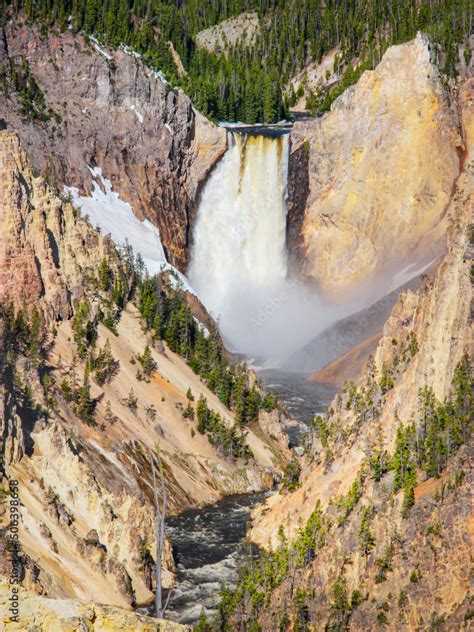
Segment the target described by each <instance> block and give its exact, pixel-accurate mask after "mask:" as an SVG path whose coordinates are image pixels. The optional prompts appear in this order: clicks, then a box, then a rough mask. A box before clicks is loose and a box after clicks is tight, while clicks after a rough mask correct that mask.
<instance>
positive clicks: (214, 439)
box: [196, 395, 253, 459]
mask: <svg viewBox="0 0 474 632" xmlns="http://www.w3.org/2000/svg"><path fill="white" fill-rule="evenodd" d="M196 410H197V420H198V431H199V432H200V433H201V434H207V437H208V439H209V442H210V443H212V445H214V446H215V447H216V448H217V449H218V450H219V451H220V452H222V454H224V455H225V456H228V457H230V458H244V459H250V458H252V457H253V454H252V452H251V450H250V449H249V447H248V446H247V444H246V443H245V436H244V433H243V432H242V429H241V428H239V426H238V425H237V424H234V426H232V427H231V428H228V427H227V426H226V424H225V423H224V422H223V420H222V417H221V416H220V415H219V413H216V412H214V411H213V410H211V409H210V408H209V407H208V405H207V399H206V398H205V397H203V396H202V395H201V397H200V398H199V401H198V403H197V409H196Z"/></svg>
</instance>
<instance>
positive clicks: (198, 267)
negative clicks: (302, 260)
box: [188, 132, 316, 359]
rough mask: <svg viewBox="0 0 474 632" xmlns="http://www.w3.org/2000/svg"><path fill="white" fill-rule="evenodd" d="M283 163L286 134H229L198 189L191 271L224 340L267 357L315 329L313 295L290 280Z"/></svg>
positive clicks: (282, 351) (288, 349) (280, 352)
mask: <svg viewBox="0 0 474 632" xmlns="http://www.w3.org/2000/svg"><path fill="white" fill-rule="evenodd" d="M287 168H288V135H287V134H284V135H280V136H277V137H271V136H265V135H247V134H242V133H234V132H228V150H227V152H226V153H225V155H224V157H223V158H222V160H221V161H220V162H219V164H218V165H217V166H216V168H215V169H214V171H213V173H212V175H211V177H210V178H209V180H208V182H207V183H206V185H205V187H204V189H203V192H202V197H201V202H200V205H199V209H198V215H197V220H196V223H195V226H194V234H193V251H192V256H191V262H190V266H189V270H188V277H189V280H190V282H191V284H192V286H193V288H194V289H195V290H196V292H197V293H198V295H199V297H200V298H201V299H202V301H203V302H204V304H205V305H206V307H207V308H208V310H209V311H210V312H211V313H212V314H213V316H214V317H216V318H218V319H219V326H220V329H221V332H222V334H223V336H224V338H225V339H226V342H227V344H228V345H229V346H230V347H231V348H232V349H233V350H235V351H239V352H242V353H247V354H251V355H254V356H255V355H258V356H264V357H266V358H272V359H282V358H284V357H285V356H286V355H288V354H289V353H290V352H291V351H293V350H294V349H295V348H297V347H298V346H299V345H300V344H303V343H304V342H305V341H306V340H307V338H308V336H309V335H314V331H315V321H314V315H315V310H314V308H315V307H316V302H315V301H316V299H315V298H314V297H312V296H309V295H308V294H307V293H306V292H305V291H304V290H303V289H302V288H301V287H299V286H298V285H297V284H296V283H295V282H294V281H289V280H288V279H287V255H286V190H287ZM309 331H311V334H308V332H309Z"/></svg>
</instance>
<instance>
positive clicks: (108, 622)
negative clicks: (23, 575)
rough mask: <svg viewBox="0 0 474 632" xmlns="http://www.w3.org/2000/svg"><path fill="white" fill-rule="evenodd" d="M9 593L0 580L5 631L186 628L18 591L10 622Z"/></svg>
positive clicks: (159, 631) (164, 631) (177, 631)
mask: <svg viewBox="0 0 474 632" xmlns="http://www.w3.org/2000/svg"><path fill="white" fill-rule="evenodd" d="M9 596H10V590H9V587H8V585H7V584H6V582H5V581H4V580H0V620H1V621H2V622H4V624H5V625H6V626H7V629H8V630H30V629H33V628H35V629H41V630H43V632H70V631H72V630H88V632H106V631H107V630H110V632H115V631H116V630H134V631H136V632H152V631H153V632H186V631H187V630H189V628H188V627H187V626H184V625H180V624H179V623H173V622H171V621H165V620H163V619H154V618H152V617H146V616H143V615H139V614H135V613H132V612H130V611H128V610H123V609H122V608H114V607H111V606H100V605H97V604H92V603H85V602H80V601H72V600H67V599H65V600H59V599H46V598H45V597H39V596H37V595H33V594H31V593H29V592H28V591H26V590H25V589H24V588H21V587H20V588H19V590H18V606H19V607H18V609H19V611H20V614H19V615H18V620H17V621H14V620H12V621H11V620H10V616H11V615H12V613H11V612H10V611H9V608H10V605H11V604H10V603H9V601H8V600H9Z"/></svg>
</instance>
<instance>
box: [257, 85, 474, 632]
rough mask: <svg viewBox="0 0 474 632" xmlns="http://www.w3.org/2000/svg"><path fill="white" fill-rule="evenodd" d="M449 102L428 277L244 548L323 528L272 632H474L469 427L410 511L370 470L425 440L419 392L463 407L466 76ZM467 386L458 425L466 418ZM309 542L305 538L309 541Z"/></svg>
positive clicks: (468, 315)
mask: <svg viewBox="0 0 474 632" xmlns="http://www.w3.org/2000/svg"><path fill="white" fill-rule="evenodd" d="M458 104H459V112H460V122H461V126H460V129H461V130H462V142H463V146H462V149H463V152H465V168H464V171H463V173H462V174H461V175H460V177H459V178H458V180H457V182H456V186H455V190H454V192H453V195H452V196H451V202H450V204H449V207H448V210H447V213H446V224H447V226H448V229H447V250H446V253H445V255H444V256H443V257H442V258H441V261H440V263H439V265H438V267H437V269H436V272H435V273H434V276H433V278H432V279H430V278H428V277H426V278H425V280H424V284H423V285H422V287H421V288H419V289H418V290H417V291H416V292H414V291H412V290H407V291H405V292H403V293H402V294H401V295H400V297H399V298H398V301H397V302H396V303H395V305H394V307H393V309H392V311H391V314H390V316H389V318H388V320H387V321H386V322H385V324H384V326H383V332H382V337H381V339H380V341H379V343H378V345H377V347H376V349H375V351H374V353H373V356H372V359H371V362H370V363H369V364H368V365H367V368H366V370H364V372H363V373H362V374H361V375H360V376H359V378H358V379H357V380H356V383H355V384H352V385H351V384H349V385H346V387H345V388H344V389H343V390H342V391H341V393H340V394H339V395H338V396H337V397H336V398H335V400H334V401H333V402H332V404H331V406H330V407H329V410H328V416H327V419H326V426H325V428H326V430H327V433H326V434H325V435H323V434H322V433H321V432H315V434H314V435H312V439H311V438H310V443H309V446H310V447H309V449H308V451H307V453H306V460H305V461H303V475H302V479H301V486H300V488H299V489H297V490H296V491H294V492H292V493H287V492H284V491H280V492H279V493H278V494H276V495H274V496H272V497H270V498H269V499H268V500H267V502H266V503H264V504H263V505H261V506H260V507H259V508H257V509H256V510H255V511H254V514H253V523H252V529H251V534H250V535H251V537H252V539H253V540H254V541H255V542H256V543H257V544H259V545H261V546H265V547H274V548H275V549H278V547H279V546H281V543H282V542H283V543H285V542H291V540H292V539H293V538H295V536H297V534H298V533H299V534H300V536H299V538H300V539H299V540H294V541H295V542H298V545H294V546H295V548H294V549H293V551H294V553H293V555H295V556H296V557H297V556H298V554H299V551H300V549H299V548H297V546H299V547H304V546H305V540H304V539H302V537H303V536H301V533H302V532H301V531H300V529H304V525H306V524H308V520H311V515H312V513H313V512H314V511H316V512H319V511H320V512H321V514H320V515H321V520H322V523H320V526H319V527H318V526H317V523H314V524H315V525H316V526H315V527H313V529H316V533H320V534H321V535H320V536H317V538H316V542H319V544H317V545H315V546H314V548H311V547H310V548H309V549H308V555H307V557H305V558H304V561H303V562H300V564H299V565H298V563H295V564H294V565H293V566H292V563H291V561H289V562H288V563H289V565H290V568H292V569H293V571H292V572H289V573H288V575H287V577H286V578H285V579H284V580H283V581H281V580H280V582H279V584H278V586H277V587H276V588H275V590H274V591H273V593H272V597H271V599H270V600H269V602H267V606H266V609H265V613H263V614H262V615H261V616H260V617H259V621H260V624H261V625H262V629H263V630H268V631H270V630H273V629H275V626H276V625H277V622H278V621H279V620H281V617H282V616H283V614H284V615H285V616H286V617H288V619H287V620H288V621H289V622H291V626H290V629H296V628H293V627H292V626H296V625H297V622H298V621H301V618H300V617H302V616H303V617H306V618H305V621H306V622H317V625H318V627H319V626H324V625H327V626H329V629H335V628H333V627H331V626H334V625H344V626H345V627H344V629H351V630H361V629H390V630H395V629H403V630H413V629H433V628H432V627H431V628H429V626H430V625H434V624H435V623H436V622H439V625H441V624H442V625H443V627H444V629H453V630H454V629H456V630H457V629H468V627H469V621H470V618H471V617H472V611H470V610H469V573H470V570H469V563H470V562H469V559H470V549H471V548H472V547H471V544H472V538H471V535H472V484H473V478H472V476H473V470H472V454H473V442H472V438H470V439H469V431H467V432H468V434H467V435H466V436H467V439H466V443H465V444H464V445H463V446H462V447H461V448H460V449H459V451H458V452H455V451H452V452H451V455H450V458H449V459H447V466H446V469H444V470H443V471H440V472H439V473H435V474H434V475H433V474H432V475H426V474H424V473H423V472H420V471H418V474H417V477H418V478H417V484H416V486H415V487H414V490H413V498H412V502H413V506H412V507H411V509H409V510H408V511H407V509H406V507H405V505H404V503H405V502H406V501H405V500H403V499H402V496H403V492H402V491H397V488H396V487H395V486H394V482H393V481H394V478H393V477H394V472H393V470H391V469H390V468H388V469H387V470H386V471H385V474H384V475H382V476H381V479H377V477H375V476H373V475H372V474H371V473H370V472H371V467H372V466H370V465H368V464H369V462H370V459H374V458H382V459H383V458H385V459H389V458H391V457H392V455H394V453H395V450H396V444H397V440H399V434H398V433H399V430H400V428H401V427H402V426H404V427H406V426H407V425H408V424H410V423H411V422H412V421H414V422H415V424H416V425H417V428H418V430H417V433H418V434H417V436H421V435H422V432H423V431H422V428H423V423H426V419H428V418H430V414H432V413H430V412H429V408H426V406H427V404H426V400H424V401H425V403H424V404H423V403H422V401H423V389H425V388H429V389H432V392H433V394H434V396H435V397H436V399H437V400H438V401H439V402H444V401H446V400H447V399H448V398H450V397H451V398H453V397H459V393H458V394H457V395H454V394H453V386H452V380H453V376H455V374H456V371H457V370H458V369H457V368H456V367H458V366H459V365H458V363H459V362H460V361H462V358H463V356H464V354H470V355H471V357H472V352H473V340H472V332H473V325H472V323H473V321H472V316H473V303H472V282H473V279H472V269H471V268H472V262H473V255H474V252H473V238H472V220H473V216H474V134H473V132H474V81H473V80H472V79H470V80H467V81H464V82H463V83H462V84H461V85H460V86H459V92H458ZM464 357H466V356H464ZM465 361H467V362H469V360H465ZM467 370H469V369H467ZM470 370H471V371H472V363H471V368H470ZM387 379H388V381H386V380H387ZM467 379H468V380H469V378H467ZM468 384H469V381H468ZM469 388H470V386H469V385H468V386H467V389H468V391H466V397H467V398H468V400H467V402H468V403H467V410H466V412H465V413H464V414H465V415H466V417H464V423H467V427H469V424H470V423H471V422H472V394H471V396H469V394H468V393H469ZM469 397H471V399H469ZM469 402H470V404H469ZM423 420H424V421H423ZM448 450H449V442H448ZM383 454H385V455H386V456H383V457H380V455H383ZM375 455H379V456H378V457H375ZM372 463H373V461H372ZM377 480H380V482H377ZM404 507H405V509H404ZM313 517H314V514H313ZM321 525H322V526H321ZM318 528H319V529H320V531H317V530H318ZM282 533H283V534H284V535H283V536H282ZM367 534H368V536H367ZM366 536H367V537H369V538H370V540H369V544H368V545H367V541H365V540H364V538H365V537H366ZM304 537H306V538H309V539H311V537H314V533H313V536H311V531H306V532H305V536H304ZM282 538H283V539H282ZM363 542H365V544H364V546H366V549H365V551H364V547H363V546H362V543H363ZM304 550H305V549H304ZM290 558H291V555H290ZM290 558H289V559H290ZM254 601H255V602H256V601H257V600H254ZM268 603H269V604H270V605H268ZM282 613H283V614H282ZM285 613H286V614H285ZM250 616H251V615H250ZM463 626H466V627H463Z"/></svg>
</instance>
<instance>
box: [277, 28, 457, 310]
mask: <svg viewBox="0 0 474 632" xmlns="http://www.w3.org/2000/svg"><path fill="white" fill-rule="evenodd" d="M463 164H464V148H463V143H462V139H461V129H460V121H459V115H458V112H457V111H456V106H455V104H454V103H450V98H449V95H448V91H447V90H446V88H445V87H444V86H443V85H442V81H441V78H440V75H439V71H438V70H437V68H436V66H435V65H434V64H433V63H432V59H431V53H430V44H429V41H428V40H427V38H425V37H424V36H422V35H420V34H419V35H418V36H417V38H416V39H415V40H413V41H412V42H409V43H407V44H402V45H400V46H393V47H391V48H390V49H388V50H387V52H386V53H385V55H384V57H383V59H382V61H381V63H380V64H379V65H378V66H377V68H376V69H375V70H374V71H371V72H369V71H367V72H365V73H364V74H363V75H362V77H361V79H360V80H359V82H358V83H357V85H355V86H352V87H350V88H349V89H347V90H346V91H345V92H344V93H343V94H342V95H341V96H340V97H339V98H338V99H337V100H336V101H335V102H334V104H333V106H332V108H331V111H330V112H329V113H328V114H326V115H324V116H323V117H322V118H320V119H317V120H308V121H297V122H296V123H295V124H294V126H293V130H292V132H291V155H290V167H289V214H290V217H291V216H292V215H295V218H296V221H299V223H300V225H301V228H300V229H299V230H298V231H295V232H294V234H290V251H291V253H292V256H293V261H294V264H295V265H296V267H298V268H299V269H300V270H301V271H302V274H303V276H305V277H307V278H309V279H311V280H313V281H315V282H316V283H317V284H318V286H319V287H320V288H321V289H322V290H323V291H324V292H326V293H333V294H334V293H336V294H337V293H341V292H342V291H344V292H345V296H346V297H347V291H349V290H352V291H353V290H354V287H359V288H363V287H364V284H367V282H369V281H370V282H371V284H372V286H373V284H374V282H376V281H377V280H378V279H381V278H384V279H385V287H386V286H387V281H390V280H391V278H392V276H393V274H394V271H395V270H396V271H399V270H400V269H403V268H405V267H409V266H410V265H412V264H415V266H414V269H416V265H419V264H422V263H428V262H430V261H432V260H434V259H435V258H436V256H437V255H439V253H440V252H441V251H442V250H443V247H444V245H443V242H444V233H445V228H444V220H445V218H446V211H447V209H448V207H449V204H450V202H451V200H452V196H453V193H454V190H455V187H456V179H457V178H458V176H459V174H460V172H461V171H462V168H463ZM359 291H362V290H361V289H359Z"/></svg>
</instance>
